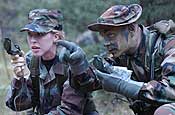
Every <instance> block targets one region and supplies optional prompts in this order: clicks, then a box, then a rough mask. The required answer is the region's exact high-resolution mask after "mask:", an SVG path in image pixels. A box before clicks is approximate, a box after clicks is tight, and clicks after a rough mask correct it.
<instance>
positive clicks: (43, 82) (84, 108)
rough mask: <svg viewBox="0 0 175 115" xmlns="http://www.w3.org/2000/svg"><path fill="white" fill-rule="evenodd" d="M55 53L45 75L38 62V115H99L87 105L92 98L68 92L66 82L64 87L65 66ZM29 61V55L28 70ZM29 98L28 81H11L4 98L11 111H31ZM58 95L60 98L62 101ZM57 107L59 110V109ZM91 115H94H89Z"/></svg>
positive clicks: (23, 79) (28, 56)
mask: <svg viewBox="0 0 175 115" xmlns="http://www.w3.org/2000/svg"><path fill="white" fill-rule="evenodd" d="M60 50H61V48H58V52H59V51H60ZM58 52H57V57H56V59H55V60H54V64H53V65H52V66H51V69H50V70H49V71H47V69H46V66H45V65H43V63H42V61H41V59H39V71H40V76H39V78H40V79H39V83H40V104H39V105H38V106H37V112H38V113H39V114H40V115H43V114H49V115H59V114H60V115H64V114H65V115H75V114H74V113H76V115H98V112H97V111H96V109H95V106H94V102H93V101H91V103H89V102H88V100H91V99H90V98H91V97H87V96H86V95H87V93H84V92H80V91H78V90H75V89H73V88H71V87H70V85H69V82H68V81H67V82H66V83H65V84H64V82H65V80H66V79H67V76H65V67H64V64H61V63H60V62H59V61H58V55H59V54H58ZM31 58H32V54H31V52H28V53H27V55H26V61H27V65H28V66H29V65H30V61H31ZM58 81H59V84H58ZM60 81H61V82H60ZM63 84H64V85H63ZM32 95H33V90H32V83H31V79H30V78H29V79H25V78H22V79H20V80H16V79H13V81H12V84H11V87H10V88H9V91H8V94H7V99H6V105H7V106H8V107H9V108H11V109H12V110H14V111H23V110H26V109H29V108H32V103H31V102H32V100H31V97H32ZM61 95H63V96H62V98H61ZM88 95H89V93H88ZM61 99H62V101H63V103H62V104H61ZM60 104H61V105H60ZM59 105H60V107H58V106H59ZM59 108H61V109H59ZM66 108H67V109H66ZM93 112H95V113H96V114H91V113H93ZM58 113H59V114H58ZM63 113H64V114H63Z"/></svg>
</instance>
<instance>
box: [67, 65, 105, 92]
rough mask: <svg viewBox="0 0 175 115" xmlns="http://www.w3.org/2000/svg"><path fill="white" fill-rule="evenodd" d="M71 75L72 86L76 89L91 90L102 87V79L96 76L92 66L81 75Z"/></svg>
mask: <svg viewBox="0 0 175 115" xmlns="http://www.w3.org/2000/svg"><path fill="white" fill-rule="evenodd" d="M70 76H71V77H70V78H71V86H72V87H73V88H75V89H79V90H81V91H83V92H91V91H95V90H98V89H101V88H102V87H101V83H100V81H99V80H98V79H97V78H96V75H95V73H94V72H93V70H92V68H91V67H89V68H87V70H86V71H85V72H83V73H82V74H80V75H73V74H71V75H70Z"/></svg>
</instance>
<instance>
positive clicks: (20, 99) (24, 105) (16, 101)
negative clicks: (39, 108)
mask: <svg viewBox="0 0 175 115" xmlns="http://www.w3.org/2000/svg"><path fill="white" fill-rule="evenodd" d="M31 95H32V90H31V87H30V84H29V82H28V81H27V80H26V79H25V78H21V79H20V80H17V79H15V78H14V79H13V80H12V82H11V85H10V88H9V89H8V93H7V97H6V105H7V106H8V107H9V108H11V109H12V110H14V111H22V110H26V109H29V108H31V107H32V103H31Z"/></svg>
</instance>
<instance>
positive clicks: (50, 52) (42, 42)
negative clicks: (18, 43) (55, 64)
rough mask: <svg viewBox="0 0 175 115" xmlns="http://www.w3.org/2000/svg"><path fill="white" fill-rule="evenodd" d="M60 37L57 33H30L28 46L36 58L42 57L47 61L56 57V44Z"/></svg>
mask: <svg viewBox="0 0 175 115" xmlns="http://www.w3.org/2000/svg"><path fill="white" fill-rule="evenodd" d="M57 39H59V36H58V35H57V34H56V33H53V32H49V33H37V32H30V31H29V32H28V38H27V40H28V44H29V47H30V49H31V50H32V53H33V55H34V56H42V58H43V59H45V60H50V59H52V58H54V57H55V54H56V44H55V43H54V42H55V41H56V40H57Z"/></svg>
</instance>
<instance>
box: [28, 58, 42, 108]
mask: <svg viewBox="0 0 175 115" xmlns="http://www.w3.org/2000/svg"><path fill="white" fill-rule="evenodd" d="M30 71H31V80H32V86H33V92H34V94H33V96H32V106H33V111H35V108H36V106H39V102H40V100H39V92H40V89H39V87H40V86H39V59H38V57H35V56H33V57H32V60H31V63H30Z"/></svg>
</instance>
